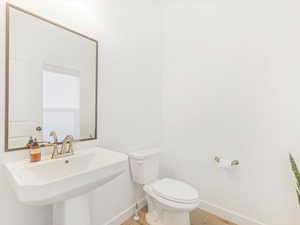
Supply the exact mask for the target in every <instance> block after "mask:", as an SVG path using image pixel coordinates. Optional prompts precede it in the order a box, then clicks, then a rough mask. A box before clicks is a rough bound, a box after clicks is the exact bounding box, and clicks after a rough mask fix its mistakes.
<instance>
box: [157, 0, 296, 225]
mask: <svg viewBox="0 0 300 225" xmlns="http://www.w3.org/2000/svg"><path fill="white" fill-rule="evenodd" d="M299 7H300V3H299V2H297V1H292V0H287V1H270V0H264V1H261V0H251V1H247V0H241V1H234V0H229V1H223V0H215V1H198V0H187V1H179V0H175V1H167V4H166V8H165V11H164V13H163V15H164V19H163V21H164V22H163V23H164V26H163V30H164V34H163V46H164V62H163V87H162V90H163V102H162V105H163V171H164V174H165V175H170V176H174V177H177V178H180V179H183V180H186V181H187V182H189V183H191V184H193V185H194V186H195V187H197V188H198V190H199V192H200V196H201V199H202V200H203V202H202V204H201V207H202V208H205V209H209V210H212V212H214V213H217V214H219V215H222V216H225V217H227V218H230V219H234V220H236V221H240V224H241V225H243V224H244V225H246V224H252V225H253V224H259V223H258V221H260V222H261V224H266V225H283V224H284V225H297V224H299V220H300V218H299V216H300V213H299V208H298V206H297V200H296V195H295V190H294V189H295V188H294V187H295V186H294V180H293V177H292V175H291V172H290V167H289V164H288V152H293V153H294V154H295V156H297V158H298V159H300V151H299V148H300V142H299V135H300V116H299V115H300V114H299V112H300V104H299V96H300V89H299V84H300V76H299V74H300V66H299V58H300V44H298V43H299V37H300V31H299V29H298V26H299V21H300V17H299V10H298V9H299ZM215 156H221V157H225V158H228V159H239V160H240V162H241V166H240V168H237V169H234V170H229V171H225V170H222V169H218V168H216V166H215V164H214V162H213V158H214V157H215ZM215 206H216V207H215ZM228 210H229V211H228ZM230 211H231V212H230ZM235 213H236V214H237V215H234V214H235ZM246 217H247V218H246Z"/></svg>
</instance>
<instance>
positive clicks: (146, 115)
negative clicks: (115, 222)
mask: <svg viewBox="0 0 300 225" xmlns="http://www.w3.org/2000/svg"><path fill="white" fill-rule="evenodd" d="M0 2H1V1H0ZM9 2H11V3H12V4H15V5H17V6H19V7H22V8H24V9H27V10H29V11H32V12H34V13H36V14H39V15H42V16H43V17H45V18H48V19H50V20H52V21H54V22H57V23H60V24H62V25H64V26H66V27H69V28H71V29H74V30H76V31H79V32H81V33H83V34H86V35H87V36H91V37H93V38H95V39H98V40H99V42H100V49H99V50H100V57H99V65H100V73H99V76H100V77H99V79H100V81H99V110H98V112H99V116H98V122H99V124H98V135H99V142H100V144H101V145H102V146H104V147H108V148H110V149H113V150H117V151H123V152H128V151H131V150H135V149H138V148H140V147H153V146H156V145H158V144H159V142H160V136H161V135H160V111H161V110H160V102H161V101H160V88H161V87H160V73H159V72H160V63H161V60H160V57H161V54H160V49H161V48H160V47H161V46H160V44H161V43H160V33H159V32H160V23H159V21H160V7H159V1H158V0H157V1H156V0H142V1H141V0H127V1H126V2H125V1H121V0H113V1H112V0H85V1H82V0H72V1H60V0H54V1H53V0H52V1H35V0H11V1H9ZM2 4H3V3H1V20H0V21H3V20H4V11H3V5H2ZM3 25H4V24H3V23H1V25H0V26H1V33H0V34H1V37H0V38H1V40H0V44H1V48H0V49H1V53H0V54H1V66H0V70H1V71H0V79H1V80H0V81H1V82H0V84H1V88H0V91H1V95H0V97H1V100H0V101H1V104H0V107H1V121H0V124H1V132H0V134H1V135H0V137H1V143H0V144H1V152H2V153H0V161H4V162H5V161H7V160H10V159H12V160H14V159H16V158H23V157H27V154H26V152H17V153H4V149H3V146H4V140H3V138H4V26H3ZM0 199H1V201H0V223H1V224H7V225H50V224H51V208H50V207H40V208H37V207H27V206H24V205H22V204H20V203H18V202H17V199H16V198H15V196H14V194H13V193H12V191H11V189H10V187H9V186H8V184H7V183H6V180H5V177H4V176H3V175H2V171H0ZM133 202H134V188H133V184H132V183H131V180H130V176H129V172H128V171H126V173H125V174H124V175H122V176H121V177H119V178H118V179H116V180H115V181H113V182H111V183H109V184H107V185H105V186H104V187H103V188H100V189H98V190H96V191H95V193H94V194H93V196H92V203H91V204H92V206H93V214H92V217H93V218H92V219H93V225H103V224H104V223H105V221H107V220H109V219H111V218H112V217H114V216H115V215H117V214H118V213H120V212H121V211H123V210H125V209H127V208H128V207H129V206H131V204H132V203H133Z"/></svg>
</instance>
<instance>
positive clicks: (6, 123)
mask: <svg viewBox="0 0 300 225" xmlns="http://www.w3.org/2000/svg"><path fill="white" fill-rule="evenodd" d="M11 8H12V9H15V10H18V11H21V12H23V13H25V14H27V15H29V16H33V17H35V18H37V19H39V20H42V21H44V22H47V23H49V24H51V25H54V26H56V27H59V28H62V29H64V30H66V31H69V32H71V33H73V34H76V35H79V36H81V37H83V38H86V39H88V40H90V41H93V42H95V44H96V80H95V82H96V92H95V93H96V98H95V100H96V102H95V109H96V110H95V114H96V115H95V123H96V124H95V137H93V138H83V139H77V140H75V141H74V142H80V141H91V140H96V139H97V138H98V136H97V131H98V48H99V45H98V40H96V39H93V38H91V37H88V36H86V35H84V34H81V33H79V32H77V31H74V30H72V29H70V28H67V27H65V26H62V25H60V24H58V23H55V22H53V21H50V20H48V19H46V18H44V17H41V16H39V15H37V14H34V13H32V12H29V11H27V10H25V9H22V8H20V7H18V6H15V5H12V4H10V3H6V28H5V29H6V34H5V148H4V149H5V152H11V151H17V150H25V149H28V147H25V146H24V147H18V148H11V149H9V146H8V136H9V44H10V43H9V41H10V40H9V38H10V29H9V28H10V9H11ZM58 144H62V142H59V143H58ZM41 147H46V146H45V145H41Z"/></svg>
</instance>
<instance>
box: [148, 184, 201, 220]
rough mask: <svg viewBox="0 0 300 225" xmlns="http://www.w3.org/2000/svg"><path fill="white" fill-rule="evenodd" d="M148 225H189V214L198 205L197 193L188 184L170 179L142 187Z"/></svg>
mask: <svg viewBox="0 0 300 225" xmlns="http://www.w3.org/2000/svg"><path fill="white" fill-rule="evenodd" d="M144 191H145V193H146V200H147V203H148V213H147V214H146V220H147V222H148V223H149V224H150V225H190V216H189V213H190V212H191V211H192V210H194V209H195V208H197V206H198V205H199V195H198V192H197V191H196V190H195V189H194V188H193V187H191V186H190V185H188V184H185V183H183V182H181V181H177V180H174V179H170V178H164V179H161V180H157V181H156V182H154V183H152V184H148V185H145V186H144Z"/></svg>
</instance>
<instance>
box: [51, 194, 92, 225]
mask: <svg viewBox="0 0 300 225" xmlns="http://www.w3.org/2000/svg"><path fill="white" fill-rule="evenodd" d="M90 213H91V212H90V207H89V198H88V194H85V195H81V196H78V197H75V198H71V199H68V200H66V201H63V202H59V203H56V204H54V205H53V225H91V216H90Z"/></svg>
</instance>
